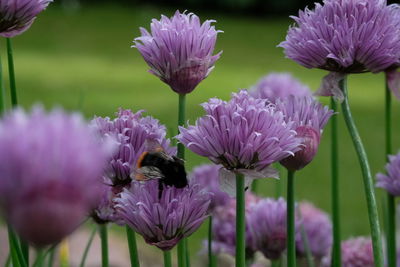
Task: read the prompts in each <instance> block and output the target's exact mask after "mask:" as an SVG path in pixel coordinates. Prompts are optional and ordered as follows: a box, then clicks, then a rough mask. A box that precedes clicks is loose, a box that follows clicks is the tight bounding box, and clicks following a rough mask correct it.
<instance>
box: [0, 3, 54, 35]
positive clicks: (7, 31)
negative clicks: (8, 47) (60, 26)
mask: <svg viewBox="0 0 400 267" xmlns="http://www.w3.org/2000/svg"><path fill="white" fill-rule="evenodd" d="M50 2H52V0H3V1H0V16H1V21H0V36H3V37H8V38H10V37H14V36H16V35H19V34H21V33H23V32H24V31H26V30H27V29H29V27H30V26H31V25H32V23H33V21H34V20H35V18H36V16H37V15H38V14H39V13H40V12H42V11H43V10H44V9H46V7H47V6H48V4H49V3H50Z"/></svg>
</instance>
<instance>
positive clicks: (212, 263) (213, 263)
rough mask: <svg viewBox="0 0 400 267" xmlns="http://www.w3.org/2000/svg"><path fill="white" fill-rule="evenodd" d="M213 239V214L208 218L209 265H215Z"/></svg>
mask: <svg viewBox="0 0 400 267" xmlns="http://www.w3.org/2000/svg"><path fill="white" fill-rule="evenodd" d="M212 240H213V233H212V216H210V218H209V220H208V266H209V267H215V266H216V262H215V260H216V259H215V255H214V253H213V250H212Z"/></svg>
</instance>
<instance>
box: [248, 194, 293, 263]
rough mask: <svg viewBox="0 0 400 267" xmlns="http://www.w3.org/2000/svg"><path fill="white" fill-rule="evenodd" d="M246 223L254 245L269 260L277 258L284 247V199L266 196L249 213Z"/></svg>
mask: <svg viewBox="0 0 400 267" xmlns="http://www.w3.org/2000/svg"><path fill="white" fill-rule="evenodd" d="M248 225H249V228H250V231H251V233H252V236H253V242H254V247H255V248H256V249H257V250H259V251H261V252H262V253H263V254H264V256H265V257H266V258H268V259H271V260H276V259H278V258H279V257H280V256H281V254H282V252H283V251H284V250H285V249H286V238H287V235H286V201H285V200H284V199H283V198H279V199H278V200H274V199H271V198H266V199H263V200H261V201H259V202H258V203H257V204H256V205H255V206H254V207H253V210H252V212H251V213H250V216H249V219H248Z"/></svg>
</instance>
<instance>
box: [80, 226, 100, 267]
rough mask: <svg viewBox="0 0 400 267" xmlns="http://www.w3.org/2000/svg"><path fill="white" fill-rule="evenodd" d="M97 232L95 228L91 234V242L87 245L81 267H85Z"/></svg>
mask: <svg viewBox="0 0 400 267" xmlns="http://www.w3.org/2000/svg"><path fill="white" fill-rule="evenodd" d="M96 232H97V228H96V227H93V230H92V232H91V233H90V237H89V240H88V242H87V244H86V247H85V250H84V251H83V255H82V259H81V263H80V264H79V267H85V263H86V258H87V255H88V253H89V250H90V247H91V246H92V242H93V239H94V236H95V234H96Z"/></svg>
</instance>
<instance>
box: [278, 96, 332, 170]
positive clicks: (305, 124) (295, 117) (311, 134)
mask: <svg viewBox="0 0 400 267" xmlns="http://www.w3.org/2000/svg"><path fill="white" fill-rule="evenodd" d="M276 108H277V110H279V111H281V112H283V114H284V115H285V119H286V120H287V121H288V122H293V124H294V129H295V130H296V133H297V135H296V136H297V137H298V138H299V139H301V143H302V148H301V150H300V151H298V152H296V153H295V154H294V155H290V156H289V157H287V158H285V159H283V160H281V161H280V162H281V164H282V165H284V166H285V167H286V168H287V169H289V170H300V169H302V168H304V167H305V166H306V165H307V164H309V163H310V162H311V161H312V160H313V158H314V156H315V155H316V154H317V151H318V146H319V143H320V139H321V133H322V130H323V128H324V127H325V125H326V124H327V123H328V120H329V118H330V117H331V116H332V115H333V114H334V113H333V110H330V109H329V108H328V107H327V106H323V105H322V104H321V103H319V102H318V101H316V100H315V99H314V98H313V97H311V96H308V97H294V96H289V97H287V98H285V99H283V100H280V99H278V100H277V101H276Z"/></svg>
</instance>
